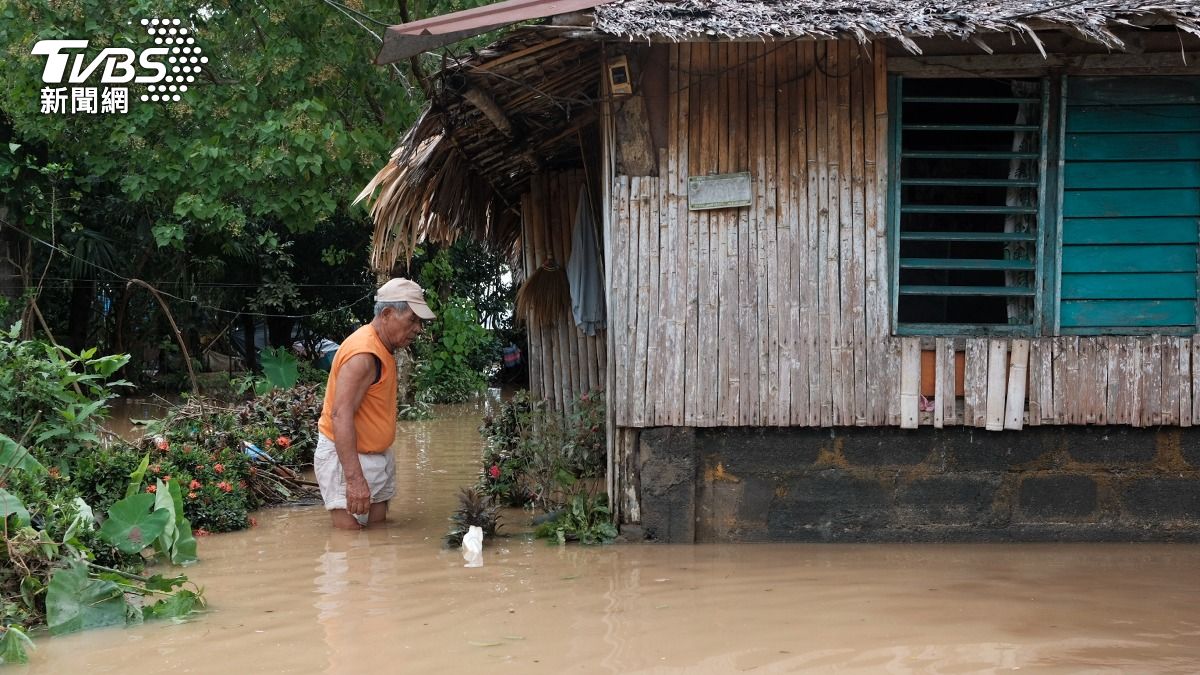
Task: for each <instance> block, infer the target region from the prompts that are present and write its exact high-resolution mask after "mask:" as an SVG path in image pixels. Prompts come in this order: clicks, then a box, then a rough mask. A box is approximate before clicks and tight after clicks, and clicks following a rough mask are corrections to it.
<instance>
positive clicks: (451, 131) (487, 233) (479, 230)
mask: <svg viewBox="0 0 1200 675" xmlns="http://www.w3.org/2000/svg"><path fill="white" fill-rule="evenodd" d="M599 52H600V44H599V43H597V42H594V41H579V40H565V39H562V38H555V37H545V36H543V35H541V34H539V33H538V32H537V31H535V30H524V31H517V32H514V33H512V34H510V35H509V36H508V37H506V38H505V39H504V40H501V41H500V42H498V43H496V44H494V45H492V46H490V47H488V48H487V49H484V50H481V51H479V52H477V53H474V54H472V55H471V56H470V57H468V58H464V59H462V60H461V61H450V62H449V65H448V66H447V67H446V68H445V69H444V70H442V72H440V73H439V74H438V75H437V76H436V77H435V78H434V81H435V82H436V88H437V91H436V92H435V100H434V102H433V103H432V104H431V105H430V106H429V107H428V108H426V109H425V111H424V113H423V114H422V115H421V118H420V119H419V120H418V121H417V123H416V124H414V125H413V127H412V128H410V129H409V130H408V133H406V134H405V136H404V139H403V140H402V141H401V142H400V146H399V147H398V148H396V151H395V152H394V153H392V157H391V160H390V161H389V162H388V163H387V165H386V166H385V167H383V169H381V170H380V172H379V173H378V174H377V175H376V176H375V178H374V179H372V181H371V183H370V184H368V185H367V187H366V188H365V189H364V190H363V192H362V194H360V195H359V199H368V203H369V205H370V209H371V214H372V216H373V217H374V220H375V237H374V240H373V244H372V265H373V266H374V268H375V269H376V270H377V271H381V272H386V271H387V270H388V269H389V268H390V267H391V266H392V264H393V263H394V262H395V261H396V260H399V259H404V258H407V257H408V256H410V255H411V253H412V250H413V248H414V247H415V246H416V245H417V244H419V243H420V242H422V241H426V240H427V241H433V242H441V243H449V242H452V241H454V240H455V239H456V238H457V237H458V236H460V235H464V234H465V235H467V236H471V237H474V238H475V239H476V240H478V241H486V242H489V243H491V244H492V245H493V246H495V247H497V248H498V249H500V250H502V251H512V250H513V245H514V243H515V242H516V238H517V236H518V234H519V233H520V220H519V218H520V212H519V210H518V209H519V205H520V203H521V195H522V194H523V193H524V192H525V190H526V186H527V185H528V182H529V177H530V175H532V174H533V173H536V172H537V171H539V170H541V169H543V168H547V167H554V166H557V165H565V164H578V160H579V157H580V140H579V130H580V129H582V128H583V127H584V126H585V125H587V124H588V123H589V122H591V121H593V120H594V119H595V115H596V111H595V106H594V101H595V99H596V97H597V95H598V92H597V88H598V86H599V78H598V75H597V70H596V59H597V58H598V54H599ZM373 194H374V195H375V196H374V198H373V199H371V198H370V197H371V195H373Z"/></svg>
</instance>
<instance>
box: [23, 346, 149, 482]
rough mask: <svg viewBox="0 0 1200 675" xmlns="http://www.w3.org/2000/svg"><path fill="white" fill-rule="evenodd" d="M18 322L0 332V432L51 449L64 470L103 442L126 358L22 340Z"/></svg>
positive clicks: (122, 383)
mask: <svg viewBox="0 0 1200 675" xmlns="http://www.w3.org/2000/svg"><path fill="white" fill-rule="evenodd" d="M20 333H21V324H20V323H17V324H15V325H13V326H12V327H11V328H10V329H8V330H7V331H3V330H0V433H3V434H5V435H7V436H9V437H10V438H15V439H19V440H21V442H23V443H24V442H28V443H29V445H30V446H32V447H34V448H40V447H53V449H54V452H53V457H52V458H51V459H52V460H53V462H52V463H53V464H55V465H56V466H58V468H60V469H62V470H64V471H65V470H67V469H68V468H69V467H70V464H71V462H72V461H73V460H74V459H75V458H76V457H77V456H79V455H80V454H83V453H84V451H85V450H90V449H91V448H92V447H94V446H96V445H100V444H101V439H100V434H101V433H102V428H101V423H102V422H103V420H104V417H105V416H106V415H107V413H108V408H107V403H108V401H109V400H111V399H113V398H116V396H117V393H116V390H117V389H118V388H120V387H124V386H128V385H129V383H128V382H126V381H124V380H113V379H112V377H113V375H115V374H116V372H117V371H118V370H119V369H120V368H121V367H122V366H124V365H125V364H126V363H127V362H128V361H129V357H128V356H126V355H120V356H96V350H95V349H88V350H85V351H83V352H80V353H79V354H75V353H74V352H72V351H70V350H69V349H66V348H63V347H57V346H54V345H51V344H47V343H43V342H38V341H35V340H22V339H20V337H19V336H20Z"/></svg>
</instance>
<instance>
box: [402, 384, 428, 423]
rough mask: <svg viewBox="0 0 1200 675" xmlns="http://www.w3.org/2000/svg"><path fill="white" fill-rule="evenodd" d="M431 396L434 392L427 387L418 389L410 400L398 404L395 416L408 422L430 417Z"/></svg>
mask: <svg viewBox="0 0 1200 675" xmlns="http://www.w3.org/2000/svg"><path fill="white" fill-rule="evenodd" d="M433 396H434V392H432V391H430V390H428V389H425V390H423V391H418V392H417V393H416V395H414V396H413V400H412V401H411V402H408V403H401V404H400V407H399V410H398V411H397V413H398V414H397V417H399V418H400V419H402V420H406V421H409V422H416V421H420V420H428V419H432V418H433Z"/></svg>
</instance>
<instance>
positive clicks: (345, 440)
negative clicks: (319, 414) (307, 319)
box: [330, 354, 375, 514]
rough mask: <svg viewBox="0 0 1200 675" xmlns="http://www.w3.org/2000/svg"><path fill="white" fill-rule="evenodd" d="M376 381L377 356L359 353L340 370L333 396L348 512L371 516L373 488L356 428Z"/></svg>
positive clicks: (336, 443) (332, 414)
mask: <svg viewBox="0 0 1200 675" xmlns="http://www.w3.org/2000/svg"><path fill="white" fill-rule="evenodd" d="M374 381H375V357H374V356H372V355H371V354H355V355H354V356H352V357H350V358H349V359H348V360H347V361H346V362H345V363H343V364H342V367H341V369H340V370H339V371H338V377H337V391H336V392H335V393H334V397H333V410H331V411H330V416H331V417H332V418H333V435H334V438H336V439H337V440H336V441H335V442H334V447H335V448H336V449H337V455H338V461H339V462H341V464H342V471H343V472H344V473H345V474H346V510H347V511H348V512H350V513H351V514H362V513H367V512H368V511H370V509H371V489H370V487H368V486H367V480H366V478H364V477H363V472H362V465H361V464H360V463H359V461H358V432H357V431H356V430H355V429H354V413H356V412H357V411H358V406H359V405H361V404H362V399H363V396H364V395H366V393H367V388H368V387H370V386H371V384H372V383H373V382H374Z"/></svg>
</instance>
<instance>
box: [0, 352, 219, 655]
mask: <svg viewBox="0 0 1200 675" xmlns="http://www.w3.org/2000/svg"><path fill="white" fill-rule="evenodd" d="M89 358H90V357H89ZM53 447H54V446H53V445H52V444H51V445H49V447H47V446H43V447H42V452H43V453H46V454H49V453H50V452H51V449H52V448H53ZM88 449H89V450H91V452H90V453H88V454H108V451H106V450H103V449H100V448H95V447H90V448H88ZM148 464H149V458H148V457H145V458H143V460H142V462H141V463H140V464H139V465H138V466H137V467H136V468H135V469H134V470H133V471H131V472H130V473H129V475H128V477H127V479H128V481H129V482H128V485H127V486H126V488H125V497H124V498H122V499H120V500H118V501H117V502H116V503H114V504H113V505H112V508H111V509H109V510H108V513H107V517H106V518H105V519H104V520H103V523H102V524H101V525H100V529H99V531H98V532H97V530H96V528H97V518H96V516H95V514H94V513H93V510H92V508H91V506H90V505H89V504H88V502H87V501H86V500H84V499H83V498H81V497H80V496H79V490H78V486H77V485H76V484H75V483H73V482H72V481H71V480H70V478H69V477H68V475H67V474H65V473H64V472H63V471H62V470H61V469H60V468H59V467H58V466H51V467H50V468H47V467H46V465H45V464H43V463H42V462H41V461H39V459H38V457H37V455H36V454H35V453H33V452H31V451H30V449H29V448H27V447H25V446H24V445H23V444H22V443H21V442H19V441H17V440H14V439H13V438H12V437H11V436H9V435H7V434H4V433H0V485H4V486H5V487H4V488H0V532H2V533H3V544H4V545H3V547H2V548H0V609H2V610H3V612H2V614H0V663H24V662H26V661H27V660H28V649H29V648H30V647H31V646H32V643H31V642H30V641H29V638H28V637H27V636H26V632H25V631H26V628H28V627H36V626H39V625H43V624H44V625H46V626H47V627H48V628H49V630H50V633H51V634H62V633H69V632H74V631H77V630H83V629H87V628H95V627H100V626H112V625H128V624H131V623H140V622H142V621H143V620H146V619H158V618H178V617H182V616H185V615H186V614H188V613H190V612H192V611H193V610H195V609H197V608H201V607H203V605H204V600H203V596H202V594H201V592H200V591H199V589H194V587H193V588H187V587H186V586H188V580H187V577H186V576H183V575H179V576H175V577H171V578H163V577H161V576H158V575H155V576H152V577H145V576H142V575H140V574H137V573H136V572H134V571H130V570H129V569H120V568H117V567H108V566H105V565H102V564H100V563H98V562H96V560H97V557H98V555H97V554H98V553H103V552H104V550H103V549H104V547H105V546H106V545H107V546H112V547H113V550H114V551H115V552H116V553H117V555H127V556H128V558H129V559H130V560H132V561H137V563H138V567H140V562H141V560H142V558H141V556H140V555H139V554H142V553H143V552H145V551H147V550H151V549H152V550H154V551H156V552H157V553H158V554H159V555H160V556H161V557H162V558H163V559H164V560H168V561H170V562H173V563H176V564H182V563H187V562H192V561H195V559H196V546H195V539H194V538H193V537H192V534H191V526H190V523H189V522H188V520H187V519H186V518H185V517H184V516H183V514H182V510H181V509H180V502H179V486H178V484H177V483H174V482H171V481H163V480H157V481H156V485H155V486H154V488H155V489H153V490H149V491H148V492H139V491H138V490H139V489H140V486H141V483H142V480H143V477H144V475H145V473H146V471H147V467H148Z"/></svg>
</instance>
